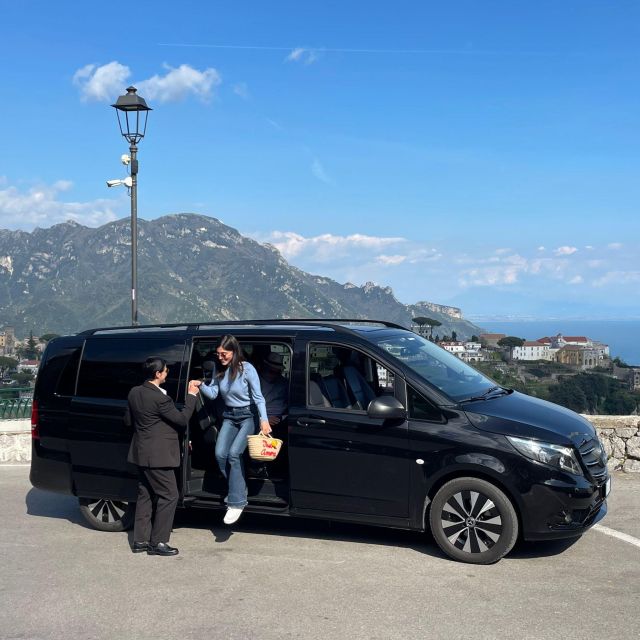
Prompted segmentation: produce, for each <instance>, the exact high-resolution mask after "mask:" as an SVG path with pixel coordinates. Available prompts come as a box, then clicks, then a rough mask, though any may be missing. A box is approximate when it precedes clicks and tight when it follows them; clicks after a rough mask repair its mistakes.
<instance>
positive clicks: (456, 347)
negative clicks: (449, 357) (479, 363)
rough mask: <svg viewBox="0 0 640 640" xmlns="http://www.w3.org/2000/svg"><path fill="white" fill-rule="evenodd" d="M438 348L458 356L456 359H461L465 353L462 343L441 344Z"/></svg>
mask: <svg viewBox="0 0 640 640" xmlns="http://www.w3.org/2000/svg"><path fill="white" fill-rule="evenodd" d="M440 346H441V347H442V348H443V349H446V350H447V351H448V352H449V353H453V354H454V355H456V356H458V358H461V357H462V354H463V353H464V352H465V348H464V342H441V343H440Z"/></svg>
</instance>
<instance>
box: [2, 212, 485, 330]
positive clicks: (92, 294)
mask: <svg viewBox="0 0 640 640" xmlns="http://www.w3.org/2000/svg"><path fill="white" fill-rule="evenodd" d="M138 232H139V237H138V316H139V321H140V323H141V324H151V323H163V322H167V323H169V322H197V321H211V320H232V319H256V318H296V317H297V318H307V317H318V318H339V317H342V318H371V319H380V320H388V321H392V322H396V323H398V324H401V325H404V326H407V327H408V326H409V325H410V324H411V318H412V317H416V316H425V315H426V316H429V317H432V318H435V319H437V320H439V321H440V322H442V325H443V326H442V327H438V328H437V330H436V331H435V333H438V332H439V333H440V335H443V334H444V333H451V331H456V332H457V334H458V336H459V337H470V336H471V335H472V334H474V333H476V334H477V333H479V331H480V330H479V328H478V327H476V326H475V325H473V324H471V323H470V322H467V321H466V320H464V319H463V318H462V314H461V312H460V310H459V309H456V308H454V307H443V306H441V305H436V304H433V303H430V302H418V303H416V304H415V305H410V306H407V305H404V304H402V303H401V302H399V301H398V300H396V298H395V297H394V295H393V291H392V290H391V289H390V288H388V287H379V286H377V285H374V284H372V283H367V284H365V285H364V286H356V285H353V284H350V283H347V284H340V283H338V282H335V281H334V280H331V279H329V278H323V277H322V276H317V275H311V274H309V273H306V272H304V271H301V270H300V269H297V268H296V267H293V266H291V265H290V264H289V263H288V262H287V261H286V260H285V259H284V258H283V257H282V256H281V255H280V253H279V252H278V250H277V249H275V247H272V246H271V245H268V244H260V243H258V242H255V241H254V240H251V239H250V238H246V237H244V236H242V235H241V234H240V233H239V232H238V231H236V230H235V229H233V228H231V227H228V226H226V225H224V224H223V223H222V222H220V221H219V220H217V219H216V218H209V217H206V216H202V215H197V214H187V213H183V214H176V215H169V216H164V217H162V218H157V219H155V220H149V221H147V220H139V221H138ZM130 247H131V237H130V227H129V221H128V219H123V220H118V221H116V222H111V223H109V224H106V225H104V226H102V227H99V228H97V229H94V228H89V227H84V226H82V225H80V224H77V223H75V222H65V223H63V224H57V225H55V226H53V227H51V228H49V229H39V228H38V229H35V230H34V231H33V232H30V233H28V232H24V231H8V230H0V327H2V326H7V325H9V326H13V327H14V328H15V330H16V334H17V335H18V336H24V335H25V334H28V333H29V331H30V330H33V331H34V333H36V334H42V333H45V332H54V333H74V332H77V331H81V330H83V329H87V328H92V327H98V326H116V325H125V324H129V322H130V318H131V302H130V282H131V253H130V251H131V250H130Z"/></svg>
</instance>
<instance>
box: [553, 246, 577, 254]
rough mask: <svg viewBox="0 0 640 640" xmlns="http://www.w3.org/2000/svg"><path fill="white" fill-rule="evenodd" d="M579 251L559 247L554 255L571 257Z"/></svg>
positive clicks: (572, 248)
mask: <svg viewBox="0 0 640 640" xmlns="http://www.w3.org/2000/svg"><path fill="white" fill-rule="evenodd" d="M577 250H578V249H577V248H576V247H569V246H567V245H565V246H563V247H558V248H557V249H556V250H555V251H554V252H553V253H555V255H557V256H570V255H571V254H573V253H575V252H576V251H577Z"/></svg>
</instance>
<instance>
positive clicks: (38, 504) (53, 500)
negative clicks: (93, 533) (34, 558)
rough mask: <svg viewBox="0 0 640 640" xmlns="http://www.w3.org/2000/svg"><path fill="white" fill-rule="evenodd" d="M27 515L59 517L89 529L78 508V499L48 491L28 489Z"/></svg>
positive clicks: (26, 499)
mask: <svg viewBox="0 0 640 640" xmlns="http://www.w3.org/2000/svg"><path fill="white" fill-rule="evenodd" d="M25 504H26V507H27V515H30V516H39V517H41V518H60V519H65V520H68V521H69V522H73V523H74V524H79V525H82V526H83V527H85V528H87V529H89V528H90V527H89V525H88V524H87V523H86V522H85V520H84V518H83V517H82V514H81V513H80V510H79V508H78V499H77V498H74V497H73V496H64V495H60V494H57V493H51V492H49V491H40V490H39V489H30V490H29V492H28V493H27V495H26V497H25Z"/></svg>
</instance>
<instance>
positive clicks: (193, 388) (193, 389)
mask: <svg viewBox="0 0 640 640" xmlns="http://www.w3.org/2000/svg"><path fill="white" fill-rule="evenodd" d="M201 384H202V382H201V381H200V380H189V388H188V389H187V393H190V394H191V395H194V396H197V395H198V387H199V386H200V385H201Z"/></svg>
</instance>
